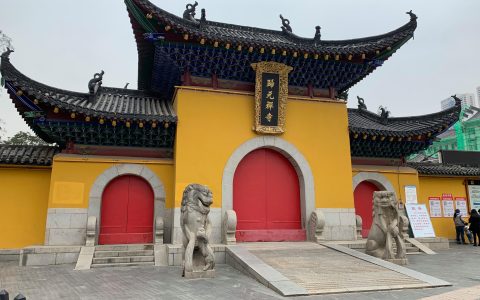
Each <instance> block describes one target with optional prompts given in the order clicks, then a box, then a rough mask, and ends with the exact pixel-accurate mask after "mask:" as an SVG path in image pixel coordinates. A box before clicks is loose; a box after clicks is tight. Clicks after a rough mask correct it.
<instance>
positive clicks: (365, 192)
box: [353, 181, 380, 237]
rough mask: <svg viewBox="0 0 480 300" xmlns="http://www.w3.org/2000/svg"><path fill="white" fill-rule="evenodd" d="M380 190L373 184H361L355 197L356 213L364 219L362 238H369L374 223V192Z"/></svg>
mask: <svg viewBox="0 0 480 300" xmlns="http://www.w3.org/2000/svg"><path fill="white" fill-rule="evenodd" d="M377 191H380V189H379V188H378V187H377V186H376V185H375V184H373V183H371V182H368V181H362V182H360V183H359V184H358V185H357V187H356V188H355V191H354V192H353V197H354V201H355V213H356V214H357V215H359V216H360V217H362V237H367V236H368V232H369V231H370V227H371V226H372V221H373V192H377Z"/></svg>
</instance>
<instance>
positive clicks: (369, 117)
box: [348, 102, 461, 138]
mask: <svg viewBox="0 0 480 300" xmlns="http://www.w3.org/2000/svg"><path fill="white" fill-rule="evenodd" d="M460 111H461V105H460V104H459V103H458V102H457V105H455V106H454V107H452V108H450V109H447V110H443V111H440V112H437V113H434V114H429V115H423V116H415V117H401V118H382V117H381V116H379V115H377V114H375V113H373V112H370V111H368V110H365V109H353V108H350V109H348V126H349V130H350V132H351V133H358V134H368V135H378V136H392V137H411V136H413V135H415V136H416V135H423V134H428V133H430V134H431V136H432V138H433V135H434V134H433V133H434V132H435V133H436V134H435V135H438V134H439V133H440V132H441V131H443V130H446V129H447V128H449V127H450V126H451V125H453V124H454V123H455V122H456V121H458V117H459V114H460Z"/></svg>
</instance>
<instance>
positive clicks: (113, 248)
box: [95, 244, 153, 251]
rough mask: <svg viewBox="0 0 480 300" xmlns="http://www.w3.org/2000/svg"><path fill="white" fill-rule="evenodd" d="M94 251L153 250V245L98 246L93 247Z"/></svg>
mask: <svg viewBox="0 0 480 300" xmlns="http://www.w3.org/2000/svg"><path fill="white" fill-rule="evenodd" d="M95 250H99V251H133V250H153V244H128V245H98V246H95Z"/></svg>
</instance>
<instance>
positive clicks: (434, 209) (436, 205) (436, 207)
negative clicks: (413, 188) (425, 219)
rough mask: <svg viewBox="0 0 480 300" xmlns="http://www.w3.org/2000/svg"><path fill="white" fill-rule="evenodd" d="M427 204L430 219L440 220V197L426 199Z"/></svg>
mask: <svg viewBox="0 0 480 300" xmlns="http://www.w3.org/2000/svg"><path fill="white" fill-rule="evenodd" d="M428 203H429V204H430V217H432V218H441V217H443V216H442V201H441V200H440V197H428Z"/></svg>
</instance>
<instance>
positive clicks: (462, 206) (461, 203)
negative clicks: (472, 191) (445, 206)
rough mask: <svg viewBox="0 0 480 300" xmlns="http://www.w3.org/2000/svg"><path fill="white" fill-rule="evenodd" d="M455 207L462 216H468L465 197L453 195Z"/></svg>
mask: <svg viewBox="0 0 480 300" xmlns="http://www.w3.org/2000/svg"><path fill="white" fill-rule="evenodd" d="M455 208H457V209H459V210H460V213H461V214H462V216H464V217H466V216H468V208H467V199H465V198H463V197H455Z"/></svg>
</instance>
